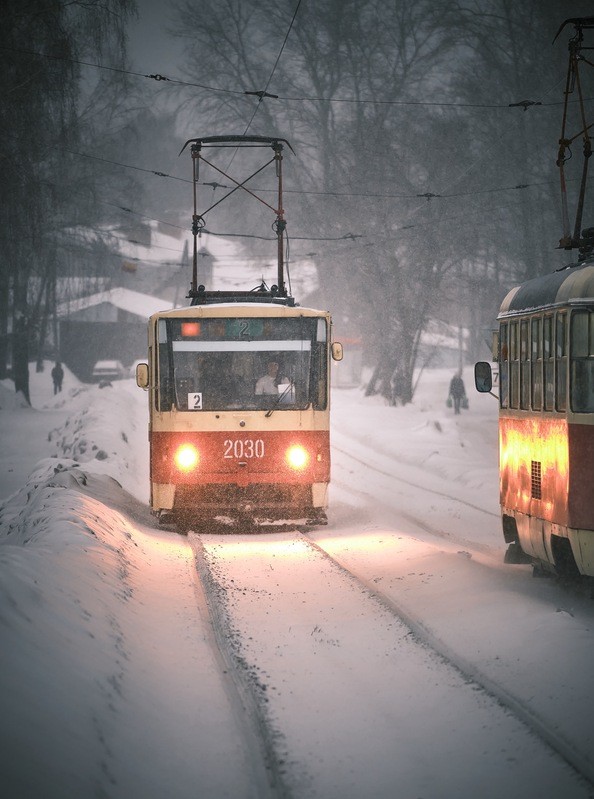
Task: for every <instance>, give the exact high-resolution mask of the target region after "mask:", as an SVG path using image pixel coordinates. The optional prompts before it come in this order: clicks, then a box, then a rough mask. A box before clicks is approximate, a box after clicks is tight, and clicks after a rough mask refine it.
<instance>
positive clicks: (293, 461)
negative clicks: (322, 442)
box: [285, 444, 309, 471]
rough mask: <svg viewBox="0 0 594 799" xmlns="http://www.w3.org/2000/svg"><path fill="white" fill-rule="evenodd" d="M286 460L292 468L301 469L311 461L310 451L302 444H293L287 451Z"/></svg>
mask: <svg viewBox="0 0 594 799" xmlns="http://www.w3.org/2000/svg"><path fill="white" fill-rule="evenodd" d="M285 460H286V462H287V464H288V465H289V466H290V467H291V469H294V470H295V471H301V470H302V469H305V468H306V467H307V465H308V463H309V452H308V451H307V450H306V449H305V447H303V446H301V444H293V445H292V446H290V447H289V448H288V450H287V451H286V453H285Z"/></svg>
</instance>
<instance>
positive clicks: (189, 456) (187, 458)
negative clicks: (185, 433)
mask: <svg viewBox="0 0 594 799" xmlns="http://www.w3.org/2000/svg"><path fill="white" fill-rule="evenodd" d="M173 460H174V462H175V465H176V466H177V468H178V469H179V470H180V472H191V471H193V470H194V469H195V468H196V467H197V466H198V464H199V463H200V453H199V452H198V450H197V449H196V447H195V446H194V445H193V444H181V445H180V446H179V447H178V448H177V449H176V450H175V454H174V455H173Z"/></svg>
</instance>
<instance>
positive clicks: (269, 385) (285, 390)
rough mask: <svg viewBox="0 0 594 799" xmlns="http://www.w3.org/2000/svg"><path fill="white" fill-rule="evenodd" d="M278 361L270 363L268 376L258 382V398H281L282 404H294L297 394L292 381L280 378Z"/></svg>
mask: <svg viewBox="0 0 594 799" xmlns="http://www.w3.org/2000/svg"><path fill="white" fill-rule="evenodd" d="M279 373H280V372H279V364H278V361H269V362H268V364H267V367H266V374H265V375H262V377H261V378H260V379H259V380H258V381H257V382H256V396H258V395H260V396H261V395H268V396H270V395H274V396H279V397H280V400H281V402H294V401H295V396H294V394H295V392H294V387H293V384H292V381H291V380H290V379H289V378H288V377H279Z"/></svg>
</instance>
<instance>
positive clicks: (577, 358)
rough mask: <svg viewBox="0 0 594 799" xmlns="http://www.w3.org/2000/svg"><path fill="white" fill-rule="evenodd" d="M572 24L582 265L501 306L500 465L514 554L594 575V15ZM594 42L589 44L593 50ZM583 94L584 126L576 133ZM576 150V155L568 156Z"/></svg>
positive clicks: (483, 368)
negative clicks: (592, 182)
mask: <svg viewBox="0 0 594 799" xmlns="http://www.w3.org/2000/svg"><path fill="white" fill-rule="evenodd" d="M568 25H570V26H572V27H573V28H574V34H573V36H572V38H571V39H570V41H569V64H568V70H567V80H566V83H565V90H564V109H563V118H562V125H561V136H560V138H559V152H558V156H557V166H558V167H559V173H560V182H561V210H562V220H563V236H562V238H561V239H560V241H559V248H561V249H564V250H572V249H578V251H579V255H578V260H577V262H576V263H573V264H569V265H568V266H566V267H563V268H561V269H558V270H557V271H556V272H553V273H552V274H546V275H543V276H542V277H537V278H534V279H532V280H529V281H527V282H525V283H523V284H522V285H520V286H516V287H515V288H513V289H511V291H509V293H508V294H507V296H506V297H505V298H504V300H503V303H502V304H501V308H500V310H499V315H498V317H497V319H498V326H499V327H498V331H497V332H496V335H495V337H494V352H493V359H494V360H496V361H498V362H499V375H500V378H499V473H500V504H501V514H502V523H503V536H504V539H505V541H506V542H507V543H508V545H509V546H508V550H507V552H506V561H507V562H511V563H514V562H515V563H518V562H525V561H526V560H528V561H532V562H533V563H534V565H535V568H536V573H538V572H542V571H549V572H551V571H552V572H556V573H558V574H566V575H570V576H576V575H584V576H587V577H594V228H593V227H590V228H586V229H582V215H583V211H584V207H585V195H586V188H587V180H588V161H589V157H590V154H591V150H592V146H591V140H590V133H589V131H590V129H591V127H592V124H590V123H589V122H588V120H587V118H586V105H585V98H584V82H583V79H582V78H580V70H581V69H583V68H586V67H588V66H590V67H591V66H594V64H592V62H591V61H590V60H589V59H587V58H584V56H583V55H582V53H581V51H582V50H583V49H584V35H585V32H587V31H593V30H594V17H584V18H572V19H568V20H565V22H563V23H562V25H561V27H560V28H559V31H558V32H557V35H556V36H555V39H556V38H557V37H558V36H559V35H560V33H561V32H562V31H563V30H564V29H565V27H566V26H568ZM585 49H591V48H585ZM574 93H577V108H578V109H579V111H578V130H577V133H575V134H574V135H571V134H570V133H569V132H568V126H569V111H570V105H569V104H570V102H573V100H572V99H571V98H572V95H573V94H574ZM579 137H581V138H582V140H583V162H582V175H581V183H580V188H579V194H578V201H577V204H576V213H575V222H574V226H573V231H572V230H571V228H570V224H569V212H568V202H567V189H566V178H565V164H566V162H567V161H569V160H570V159H571V146H572V143H573V142H574V141H575V140H576V139H577V138H579ZM568 153H569V155H568ZM475 385H476V388H477V389H478V390H479V391H482V392H487V391H488V392H491V388H492V378H491V368H490V365H489V364H488V363H486V362H480V363H477V364H476V366H475Z"/></svg>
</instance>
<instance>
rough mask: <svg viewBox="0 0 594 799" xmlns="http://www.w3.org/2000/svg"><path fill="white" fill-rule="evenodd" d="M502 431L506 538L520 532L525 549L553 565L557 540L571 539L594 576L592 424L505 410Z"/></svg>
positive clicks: (583, 569)
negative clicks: (513, 414) (516, 414)
mask: <svg viewBox="0 0 594 799" xmlns="http://www.w3.org/2000/svg"><path fill="white" fill-rule="evenodd" d="M499 436H500V492H501V493H500V496H501V509H502V514H503V519H504V534H506V540H507V541H508V543H509V542H511V541H512V540H514V535H515V534H516V531H517V538H518V540H519V543H520V546H521V547H522V549H523V550H524V552H525V553H526V554H528V555H530V556H531V557H533V558H536V559H538V560H541V561H544V562H545V563H549V564H551V565H552V566H555V565H558V564H557V561H558V559H559V552H558V551H556V550H555V540H556V539H558V538H563V539H567V540H568V541H569V544H570V546H571V551H572V554H573V558H574V560H575V563H576V565H577V568H578V570H579V572H580V573H581V574H585V575H590V576H594V530H592V498H593V491H594V488H593V486H592V464H593V463H594V425H588V424H576V423H574V422H572V421H568V420H567V419H566V418H551V417H544V416H540V417H537V416H532V417H530V418H520V417H519V416H503V415H502V416H501V418H500V425H499ZM510 519H512V520H513V524H512V530H511V531H510V527H509V520H510Z"/></svg>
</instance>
